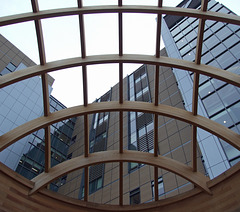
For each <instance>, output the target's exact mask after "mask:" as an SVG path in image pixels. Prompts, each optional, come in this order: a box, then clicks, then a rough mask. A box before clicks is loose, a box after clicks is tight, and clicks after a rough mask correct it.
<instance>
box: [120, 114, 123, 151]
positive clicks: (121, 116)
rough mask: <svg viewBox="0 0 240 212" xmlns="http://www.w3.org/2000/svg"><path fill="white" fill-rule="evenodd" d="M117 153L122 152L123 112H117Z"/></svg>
mask: <svg viewBox="0 0 240 212" xmlns="http://www.w3.org/2000/svg"><path fill="white" fill-rule="evenodd" d="M119 152H120V153H122V152H123V111H120V112H119Z"/></svg>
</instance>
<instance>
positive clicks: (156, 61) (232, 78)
mask: <svg viewBox="0 0 240 212" xmlns="http://www.w3.org/2000/svg"><path fill="white" fill-rule="evenodd" d="M107 63H139V64H150V65H157V66H166V67H173V68H177V69H182V70H186V71H191V72H194V73H198V74H203V75H207V76H209V77H213V78H216V79H219V80H222V81H224V82H227V83H229V84H233V85H235V86H238V87H240V76H239V75H237V74H234V73H232V72H229V71H226V70H222V69H219V68H215V67H212V66H208V65H204V64H200V65H199V64H195V63H194V62H190V61H184V60H180V59H175V58H169V57H164V56H161V57H160V58H156V57H155V56H149V55H137V54H124V55H123V56H119V55H117V54H112V55H98V56H88V57H86V58H84V59H83V58H81V57H76V58H70V59H64V60H58V61H55V62H49V63H47V64H45V65H41V66H40V65H36V66H32V67H29V68H26V69H22V70H19V71H16V72H12V73H9V74H6V75H4V76H2V77H1V78H0V88H3V87H5V86H8V85H11V84H13V83H15V82H18V81H21V80H25V79H28V78H30V77H34V76H38V75H41V74H44V73H48V72H52V71H57V70H61V69H66V68H73V67H78V66H85V65H95V64H107Z"/></svg>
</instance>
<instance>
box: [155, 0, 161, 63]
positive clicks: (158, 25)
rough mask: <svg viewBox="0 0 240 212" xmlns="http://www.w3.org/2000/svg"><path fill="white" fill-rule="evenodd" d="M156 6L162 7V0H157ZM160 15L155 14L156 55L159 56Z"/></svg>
mask: <svg viewBox="0 0 240 212" xmlns="http://www.w3.org/2000/svg"><path fill="white" fill-rule="evenodd" d="M158 7H162V0H159V1H158ZM161 26H162V15H161V14H158V15H157V37H156V57H157V58H159V57H160V39H161Z"/></svg>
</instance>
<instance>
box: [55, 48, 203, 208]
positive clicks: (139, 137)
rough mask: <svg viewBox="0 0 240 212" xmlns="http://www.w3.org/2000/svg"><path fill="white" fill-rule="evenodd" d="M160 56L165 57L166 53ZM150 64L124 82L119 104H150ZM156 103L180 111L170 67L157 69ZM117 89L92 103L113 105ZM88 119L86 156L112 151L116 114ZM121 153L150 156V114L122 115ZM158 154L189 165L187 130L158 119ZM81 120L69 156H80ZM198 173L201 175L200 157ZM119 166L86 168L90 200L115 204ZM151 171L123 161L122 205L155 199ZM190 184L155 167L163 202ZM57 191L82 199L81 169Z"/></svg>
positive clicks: (116, 133) (181, 104) (180, 124)
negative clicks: (122, 94) (139, 152)
mask: <svg viewBox="0 0 240 212" xmlns="http://www.w3.org/2000/svg"><path fill="white" fill-rule="evenodd" d="M161 55H162V56H167V55H166V51H165V49H163V50H161ZM154 78H155V66H152V65H143V66H141V67H140V68H138V69H137V70H136V71H134V72H133V73H132V74H131V75H129V76H128V77H126V78H124V82H123V83H124V88H127V89H125V92H124V101H142V102H154ZM159 78H160V81H159V88H160V90H159V101H160V102H159V103H160V104H165V105H170V106H174V107H178V108H181V109H184V102H183V99H182V95H181V92H180V90H179V89H178V85H177V83H176V79H175V76H174V74H173V72H172V69H171V68H168V67H161V68H160V73H159ZM118 93H119V85H118V84H117V85H115V86H113V87H112V88H111V90H110V91H108V92H107V93H105V94H104V95H103V96H102V97H100V98H99V99H97V100H96V101H97V102H104V101H117V100H118ZM90 117H91V118H90V119H89V130H90V131H89V152H90V153H94V152H100V151H107V150H117V149H118V147H119V129H118V128H119V123H118V120H119V115H118V113H117V112H105V113H96V114H94V115H92V116H90ZM123 120H124V122H123V123H124V124H123V126H124V133H123V141H124V147H123V148H124V149H128V150H135V151H142V152H149V153H153V151H154V147H153V146H154V132H153V128H154V121H153V114H150V113H142V112H125V113H124V117H123ZM158 125H159V129H158V131H159V141H158V154H161V155H163V156H166V157H170V158H173V159H175V160H177V161H181V162H183V163H184V164H187V165H191V155H190V154H189V153H190V151H191V150H190V149H191V127H190V125H189V124H186V123H184V122H181V121H176V120H174V119H171V118H167V117H164V116H159V123H158ZM83 126H84V125H83V117H79V118H77V121H76V125H75V128H74V132H73V137H74V139H73V140H74V141H75V142H74V144H73V145H72V146H71V147H70V148H69V153H68V154H69V155H71V157H72V158H74V157H77V156H79V155H83V154H84V127H83ZM198 165H199V171H200V172H202V173H204V174H205V169H204V164H203V163H202V158H201V153H200V152H199V154H198ZM118 170H119V164H118V163H106V164H99V165H95V166H91V167H90V168H89V201H93V202H97V203H103V204H106V203H107V204H118V201H119V196H118V195H119V192H118V183H119V176H118V175H119V171H118ZM153 179H154V178H153V167H150V166H148V165H144V164H139V163H124V178H123V181H124V187H123V188H124V191H123V192H124V204H139V203H146V202H150V201H152V200H153V199H154V191H153ZM192 186H193V185H192V184H191V183H190V182H188V181H186V180H184V179H183V178H181V177H179V176H177V175H175V174H173V173H171V172H167V171H166V170H160V169H159V190H160V192H159V198H161V199H164V198H167V197H171V196H174V195H178V194H180V193H183V192H185V191H187V190H190V189H192ZM59 192H60V193H62V194H64V195H67V196H71V197H73V198H79V199H82V198H83V197H84V170H83V169H82V170H80V171H79V170H78V171H76V172H73V173H71V174H69V175H68V176H67V179H66V184H65V185H63V186H62V187H61V188H60V189H59Z"/></svg>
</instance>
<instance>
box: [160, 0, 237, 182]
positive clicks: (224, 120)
mask: <svg viewBox="0 0 240 212" xmlns="http://www.w3.org/2000/svg"><path fill="white" fill-rule="evenodd" d="M178 7H184V8H194V9H199V8H200V7H201V1H198V0H185V1H182V2H181V3H180V4H179V5H178ZM208 10H210V11H214V12H221V13H225V14H234V13H233V12H232V11H230V10H229V9H228V8H226V7H225V6H224V5H222V4H220V3H218V2H216V1H215V0H210V1H209V2H208ZM234 15H235V14H234ZM198 23H199V20H198V19H197V18H193V17H181V16H173V15H166V16H165V17H164V18H163V21H162V37H163V41H164V44H165V48H166V51H167V54H168V55H169V57H173V58H178V59H184V60H188V61H195V54H196V43H197V34H198ZM239 49H240V27H239V26H236V25H233V24H227V23H222V22H217V21H212V20H206V22H205V28H204V35H203V46H202V54H201V63H203V64H206V65H210V66H214V67H217V68H221V69H224V70H227V71H230V72H233V73H236V74H240V68H239V60H240V53H239ZM173 72H174V75H175V77H176V80H177V83H178V87H179V89H180V91H181V94H182V97H183V100H184V103H185V108H186V109H187V110H189V111H191V110H192V92H191V90H192V89H193V73H191V72H183V71H179V70H177V69H175V68H174V69H173ZM198 99H199V101H198V102H199V103H198V108H199V109H198V113H199V114H200V115H202V116H205V117H208V118H210V119H212V120H214V121H216V122H218V123H220V124H222V125H224V126H226V127H228V128H230V129H232V130H233V131H235V132H237V133H240V125H239V118H240V116H239V114H240V113H239V110H240V102H239V100H240V90H239V88H237V87H234V86H233V85H229V84H227V83H225V82H223V81H220V80H217V79H213V78H211V77H207V76H204V75H200V80H199V97H198ZM198 143H199V146H200V148H201V152H202V154H203V158H204V161H205V165H206V168H207V172H208V174H209V176H210V178H214V177H216V176H218V175H219V174H221V173H222V172H224V171H225V170H227V169H228V168H229V167H230V166H231V165H234V164H236V163H237V162H238V161H239V160H240V152H239V151H238V150H236V149H235V148H233V147H232V146H230V145H229V144H227V143H226V142H224V141H222V140H221V142H219V139H218V138H217V137H215V136H213V135H211V134H209V133H206V132H205V131H203V130H201V129H198ZM212 155H214V156H215V157H212Z"/></svg>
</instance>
